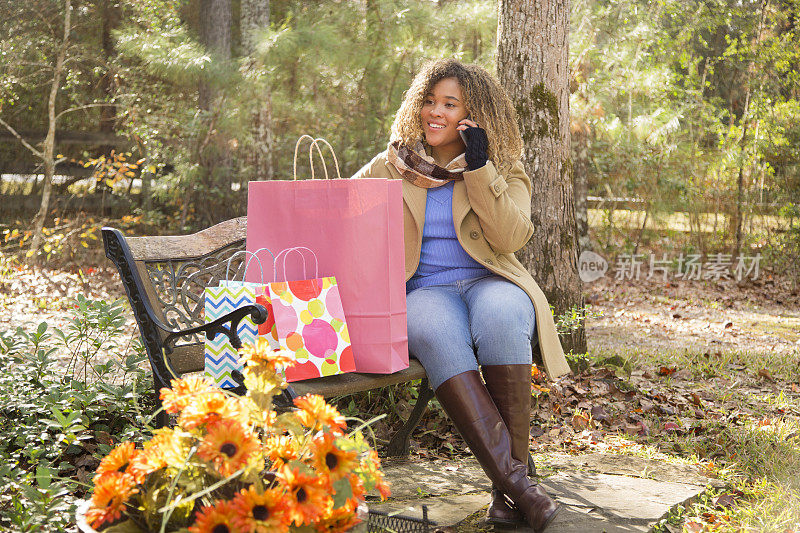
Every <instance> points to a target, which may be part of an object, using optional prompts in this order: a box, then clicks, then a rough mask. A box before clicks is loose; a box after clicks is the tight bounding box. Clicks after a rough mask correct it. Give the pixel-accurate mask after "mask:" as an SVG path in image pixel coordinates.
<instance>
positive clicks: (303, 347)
mask: <svg viewBox="0 0 800 533" xmlns="http://www.w3.org/2000/svg"><path fill="white" fill-rule="evenodd" d="M304 251H305V252H308V253H310V254H311V255H312V256H313V255H314V252H313V251H311V250H309V249H308V248H305V247H296V248H290V249H288V250H284V251H282V252H281V253H279V254H278V255H277V257H276V259H275V264H276V265H277V264H279V263H282V264H283V272H284V275H283V277H282V279H284V280H288V279H289V278H287V277H286V266H285V265H286V256H287V255H289V254H290V253H291V252H297V253H299V254H302V253H303V252H304ZM314 259H315V260H316V257H315V258H314ZM303 263H304V268H303V270H304V271H305V259H304V260H303ZM315 270H316V272H318V269H316V268H315ZM316 272H315V274H314V277H313V278H307V275H306V274H305V273H304V274H303V276H302V277H301V278H300V279H299V280H295V281H282V282H273V283H269V284H268V285H267V287H268V289H269V298H270V300H271V302H272V310H273V314H274V316H275V325H276V328H277V331H278V340H279V342H280V344H281V347H282V348H285V349H287V350H289V351H290V352H292V353H293V354H294V356H295V360H296V361H297V364H295V365H294V366H290V367H288V368H287V369H286V381H299V380H302V379H310V378H318V377H324V376H333V375H336V374H344V373H347V372H353V371H354V370H355V363H354V361H353V349H352V347H351V345H350V335H349V332H348V328H347V320H346V318H345V314H344V310H343V309H342V300H341V298H340V295H339V286H338V284H337V282H336V278H335V277H334V276H326V277H319V274H318V273H316ZM273 279H278V278H277V275H276V276H273Z"/></svg>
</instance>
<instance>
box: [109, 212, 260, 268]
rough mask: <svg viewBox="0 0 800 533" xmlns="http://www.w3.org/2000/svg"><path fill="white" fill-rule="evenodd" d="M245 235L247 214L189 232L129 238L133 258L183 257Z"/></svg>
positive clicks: (199, 252) (207, 251) (193, 256)
mask: <svg viewBox="0 0 800 533" xmlns="http://www.w3.org/2000/svg"><path fill="white" fill-rule="evenodd" d="M246 237H247V217H239V218H232V219H230V220H226V221H225V222H220V223H219V224H217V225H216V226H212V227H210V228H208V229H204V230H203V231H198V232H197V233H193V234H191V235H178V236H160V237H159V236H154V237H128V238H127V239H125V240H126V241H127V242H128V246H129V247H130V249H131V254H133V258H134V259H135V260H136V261H166V260H170V259H172V260H177V261H180V260H186V259H193V258H195V257H200V256H203V255H206V254H209V253H211V252H213V251H215V250H218V249H220V248H223V247H224V246H227V245H229V244H231V243H232V242H235V241H239V240H244V239H245V238H246Z"/></svg>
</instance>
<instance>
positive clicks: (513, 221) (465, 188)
mask: <svg viewBox="0 0 800 533" xmlns="http://www.w3.org/2000/svg"><path fill="white" fill-rule="evenodd" d="M353 177H354V178H386V179H402V176H401V175H400V173H399V172H398V171H397V169H396V168H395V167H394V165H392V164H391V163H389V161H388V160H387V157H386V152H382V153H380V154H378V155H377V156H375V158H374V159H373V160H372V161H370V162H369V163H367V164H366V165H364V167H363V168H362V169H361V170H359V171H358V172H357V173H356V174H355V176H353ZM427 196H428V191H427V189H423V188H421V187H417V186H415V185H412V184H411V183H409V182H408V181H406V180H403V224H404V230H405V258H406V281H408V280H409V279H410V278H411V276H413V275H414V272H416V271H417V267H418V266H419V256H420V250H421V248H422V227H423V224H424V222H425V202H426V200H427ZM453 222H454V224H455V228H456V235H457V236H458V240H459V242H460V243H461V246H463V247H464V250H466V251H467V253H468V254H469V255H470V256H472V258H473V259H475V260H476V261H478V262H479V263H481V264H483V266H485V267H486V268H487V269H489V270H490V271H492V272H494V273H495V274H498V275H500V276H502V277H504V278H506V279H507V280H509V281H511V282H513V283H515V284H516V285H518V286H519V287H521V288H522V289H523V290H524V291H525V292H526V293H527V294H528V296H529V297H530V299H531V301H532V302H533V306H534V308H535V311H536V331H537V332H538V334H539V348H540V350H541V352H542V359H543V360H544V366H545V371H546V372H547V375H548V376H550V377H551V378H556V377H558V376H562V375H564V374H567V373H569V372H570V369H569V365H568V364H567V361H566V359H565V358H564V351H563V349H562V348H561V343H560V342H559V340H558V334H557V333H556V328H555V323H554V322H553V314H552V312H551V311H550V305H549V304H548V303H547V298H545V295H544V293H543V292H542V290H541V289H540V288H539V286H538V285H537V284H536V282H535V281H534V280H533V278H532V277H531V275H530V274H529V273H528V271H527V270H526V269H525V268H524V267H523V266H522V264H521V263H520V262H519V261H518V260H517V258H516V257H515V256H514V252H516V251H517V250H519V249H520V248H522V247H523V246H524V245H525V243H527V242H528V240H529V239H530V238H531V236H532V235H533V231H534V228H533V223H532V222H531V183H530V179H529V178H528V176H527V174H525V170H524V168H523V166H522V163H521V162H517V163H516V164H515V165H514V167H513V168H512V169H511V171H510V172H509V173H508V176H502V175H500V174H499V173H498V172H497V170H496V169H495V167H494V164H493V163H492V162H491V161H489V162H488V163H487V164H486V165H485V166H484V167H483V168H479V169H478V170H472V171H467V172H465V173H464V179H463V180H461V181H457V182H456V183H455V185H454V187H453Z"/></svg>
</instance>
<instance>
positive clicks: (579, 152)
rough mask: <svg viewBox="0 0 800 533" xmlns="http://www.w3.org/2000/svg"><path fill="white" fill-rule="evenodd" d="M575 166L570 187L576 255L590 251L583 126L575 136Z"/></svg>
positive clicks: (587, 138)
mask: <svg viewBox="0 0 800 533" xmlns="http://www.w3.org/2000/svg"><path fill="white" fill-rule="evenodd" d="M573 146H574V149H575V164H574V165H573V167H572V169H573V176H572V186H573V189H574V193H575V224H576V228H577V231H578V253H580V252H582V251H584V250H591V249H592V241H591V239H590V238H589V208H588V206H587V203H586V202H587V200H586V198H587V196H589V135H588V134H587V132H586V131H585V130H584V129H583V126H581V128H580V129H579V131H577V132H576V134H575V142H574V143H573Z"/></svg>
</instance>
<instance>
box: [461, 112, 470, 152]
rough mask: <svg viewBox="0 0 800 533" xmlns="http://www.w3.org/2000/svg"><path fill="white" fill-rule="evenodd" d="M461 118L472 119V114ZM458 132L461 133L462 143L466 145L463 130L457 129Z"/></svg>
mask: <svg viewBox="0 0 800 533" xmlns="http://www.w3.org/2000/svg"><path fill="white" fill-rule="evenodd" d="M462 120H472V115H471V114H469V115H467V116H466V117H464V118H463V119H462ZM467 127H469V126H467ZM458 134H459V135H461V140H462V141H464V144H465V145H466V144H467V136H466V135H465V134H464V131H463V130H458Z"/></svg>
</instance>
